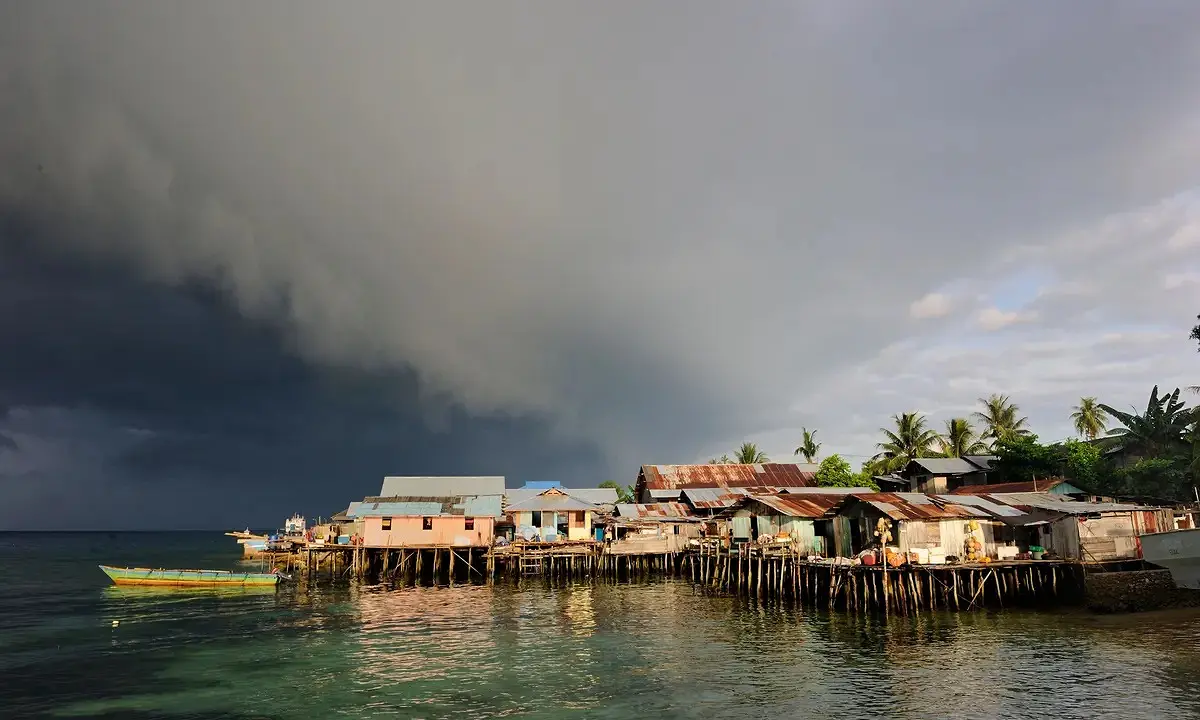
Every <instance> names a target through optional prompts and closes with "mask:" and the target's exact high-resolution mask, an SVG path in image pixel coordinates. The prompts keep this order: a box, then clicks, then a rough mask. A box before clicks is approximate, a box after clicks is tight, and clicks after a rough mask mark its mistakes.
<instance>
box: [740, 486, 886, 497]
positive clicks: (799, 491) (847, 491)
mask: <svg viewBox="0 0 1200 720" xmlns="http://www.w3.org/2000/svg"><path fill="white" fill-rule="evenodd" d="M778 492H780V493H784V494H788V495H813V494H816V495H861V494H862V493H872V492H878V491H877V490H875V489H873V488H865V487H803V488H778ZM755 494H759V493H757V492H756V493H755Z"/></svg>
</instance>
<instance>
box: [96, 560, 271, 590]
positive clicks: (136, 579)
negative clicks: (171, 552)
mask: <svg viewBox="0 0 1200 720" xmlns="http://www.w3.org/2000/svg"><path fill="white" fill-rule="evenodd" d="M100 569H101V570H103V571H104V574H105V575H107V576H108V577H109V579H110V580H112V581H113V584H115V585H142V586H146V585H158V586H169V587H267V586H271V585H275V584H276V583H278V582H279V576H278V575H276V574H275V573H239V572H230V571H228V570H163V569H151V568H119V567H110V566H108V565H101V566H100Z"/></svg>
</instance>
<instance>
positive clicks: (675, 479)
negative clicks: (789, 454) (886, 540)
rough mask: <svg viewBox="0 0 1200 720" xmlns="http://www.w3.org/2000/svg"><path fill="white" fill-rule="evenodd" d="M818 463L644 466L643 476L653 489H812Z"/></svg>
mask: <svg viewBox="0 0 1200 720" xmlns="http://www.w3.org/2000/svg"><path fill="white" fill-rule="evenodd" d="M818 467H820V466H819V465H816V464H815V463H763V464H761V465H736V464H730V465H723V464H706V465H643V466H642V477H644V478H645V479H646V487H647V488H650V489H652V490H654V489H659V490H665V489H668V488H685V487H709V488H711V487H812V486H813V485H816V480H815V475H816V472H817V468H818Z"/></svg>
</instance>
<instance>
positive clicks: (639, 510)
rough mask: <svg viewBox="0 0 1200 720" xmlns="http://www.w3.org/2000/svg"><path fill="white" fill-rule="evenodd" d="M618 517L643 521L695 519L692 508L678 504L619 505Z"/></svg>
mask: <svg viewBox="0 0 1200 720" xmlns="http://www.w3.org/2000/svg"><path fill="white" fill-rule="evenodd" d="M617 515H618V516H619V517H622V518H628V519H641V520H667V519H691V518H692V517H693V516H692V510H691V508H689V507H688V506H687V505H684V504H683V503H677V502H665V503H648V504H634V503H617Z"/></svg>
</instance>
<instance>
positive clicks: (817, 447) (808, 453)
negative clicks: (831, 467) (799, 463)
mask: <svg viewBox="0 0 1200 720" xmlns="http://www.w3.org/2000/svg"><path fill="white" fill-rule="evenodd" d="M800 431H801V432H802V433H803V438H802V439H801V440H800V447H798V448H796V452H794V453H792V454H793V455H803V456H804V462H808V463H810V462H812V461H813V460H814V459H815V458H816V457H817V453H819V452H821V443H819V442H817V431H816V430H813V431H812V432H809V431H808V428H800Z"/></svg>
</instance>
